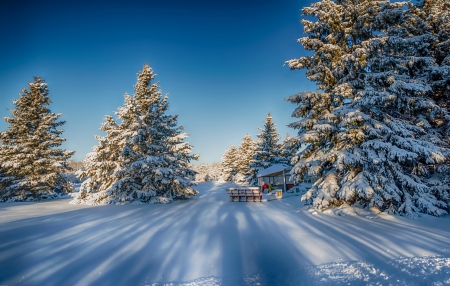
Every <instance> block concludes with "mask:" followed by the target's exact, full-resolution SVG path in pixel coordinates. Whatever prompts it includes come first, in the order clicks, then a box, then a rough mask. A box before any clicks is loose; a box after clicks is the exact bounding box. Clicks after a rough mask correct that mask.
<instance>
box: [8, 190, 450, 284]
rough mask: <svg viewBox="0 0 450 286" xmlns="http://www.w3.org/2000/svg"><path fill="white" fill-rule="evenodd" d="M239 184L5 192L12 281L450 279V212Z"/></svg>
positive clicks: (368, 281) (401, 281) (342, 281)
mask: <svg viewBox="0 0 450 286" xmlns="http://www.w3.org/2000/svg"><path fill="white" fill-rule="evenodd" d="M233 186H235V185H234V184H232V183H224V182H206V183H199V184H198V186H197V187H196V189H197V190H198V191H199V192H200V193H199V195H198V196H196V197H194V198H192V199H189V200H185V201H176V202H173V203H171V204H161V205H153V204H148V205H132V204H129V205H121V206H120V205H102V206H95V207H93V206H87V205H71V204H69V201H70V198H69V199H57V200H51V201H45V202H24V203H1V204H0V285H19V284H20V285H154V286H157V285H158V286H159V285H339V284H350V285H448V284H450V216H445V217H441V218H437V217H431V216H426V215H422V216H420V217H419V218H417V219H409V218H405V217H400V216H395V215H388V214H383V213H381V214H380V213H376V212H372V211H370V210H362V209H357V208H354V207H350V206H343V207H341V208H340V209H335V210H331V211H326V212H317V211H315V210H309V209H307V208H306V207H304V206H303V202H301V201H300V196H290V197H285V198H283V199H280V200H272V201H266V202H262V203H259V202H258V203H245V202H231V201H230V198H229V197H228V195H227V194H226V191H225V190H226V188H229V187H233Z"/></svg>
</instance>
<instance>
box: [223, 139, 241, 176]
mask: <svg viewBox="0 0 450 286" xmlns="http://www.w3.org/2000/svg"><path fill="white" fill-rule="evenodd" d="M237 152H238V149H237V148H236V146H235V145H231V146H230V149H228V150H226V151H225V153H224V154H223V156H222V161H221V172H220V177H221V178H222V180H224V181H230V182H232V181H233V180H234V176H235V175H236V174H237V172H238V169H237Z"/></svg>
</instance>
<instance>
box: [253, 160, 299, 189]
mask: <svg viewBox="0 0 450 286" xmlns="http://www.w3.org/2000/svg"><path fill="white" fill-rule="evenodd" d="M291 169H292V167H290V166H287V165H283V164H276V165H272V166H270V167H269V168H267V169H264V170H261V171H259V172H258V175H257V177H258V186H259V187H260V188H262V185H264V183H266V184H267V185H269V186H272V189H282V190H283V192H285V191H287V190H289V189H290V188H292V187H294V186H295V183H294V182H293V181H291V174H290V173H289V172H290V171H291ZM261 191H262V189H261Z"/></svg>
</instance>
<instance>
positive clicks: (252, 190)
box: [227, 187, 262, 202]
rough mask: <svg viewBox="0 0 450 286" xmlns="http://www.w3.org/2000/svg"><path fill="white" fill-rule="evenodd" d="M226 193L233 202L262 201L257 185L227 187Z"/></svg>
mask: <svg viewBox="0 0 450 286" xmlns="http://www.w3.org/2000/svg"><path fill="white" fill-rule="evenodd" d="M227 194H228V195H229V196H230V198H231V201H233V202H248V201H253V202H257V201H259V202H262V195H261V192H260V191H259V188H258V187H241V188H228V189H227Z"/></svg>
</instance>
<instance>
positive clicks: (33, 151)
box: [0, 77, 75, 201]
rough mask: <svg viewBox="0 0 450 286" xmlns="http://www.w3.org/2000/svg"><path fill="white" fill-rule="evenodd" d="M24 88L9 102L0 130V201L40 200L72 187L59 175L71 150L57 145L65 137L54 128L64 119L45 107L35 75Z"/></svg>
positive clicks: (45, 94)
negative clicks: (4, 125)
mask: <svg viewBox="0 0 450 286" xmlns="http://www.w3.org/2000/svg"><path fill="white" fill-rule="evenodd" d="M28 88H29V90H27V89H25V88H24V89H22V93H21V94H20V95H19V99H17V100H14V101H13V103H14V105H15V106H16V108H15V109H14V110H11V114H12V117H5V118H4V120H5V121H6V122H7V123H8V125H9V126H8V129H7V130H6V131H4V132H0V140H1V145H0V164H1V167H0V172H2V173H3V179H0V181H2V182H3V187H2V188H0V200H1V201H28V200H41V199H46V198H53V197H56V196H58V195H59V194H61V193H67V192H69V191H71V190H73V188H72V185H71V183H70V182H68V181H67V180H66V179H65V178H64V176H63V175H62V174H63V173H64V172H65V171H67V170H68V162H67V160H68V159H69V158H70V157H71V156H72V155H73V154H74V153H75V152H74V151H68V150H64V149H61V148H58V147H59V146H60V145H61V144H62V143H63V142H64V141H65V140H66V139H65V138H62V137H60V136H61V134H62V133H63V130H61V129H58V127H60V126H62V125H64V124H65V121H59V120H58V118H59V117H61V114H55V113H52V112H51V111H50V109H49V108H48V106H49V105H50V104H51V100H50V95H49V93H48V92H49V91H48V85H47V83H46V82H45V81H44V80H43V79H42V78H40V77H35V78H34V81H33V82H30V83H28ZM0 184H1V183H0Z"/></svg>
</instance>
